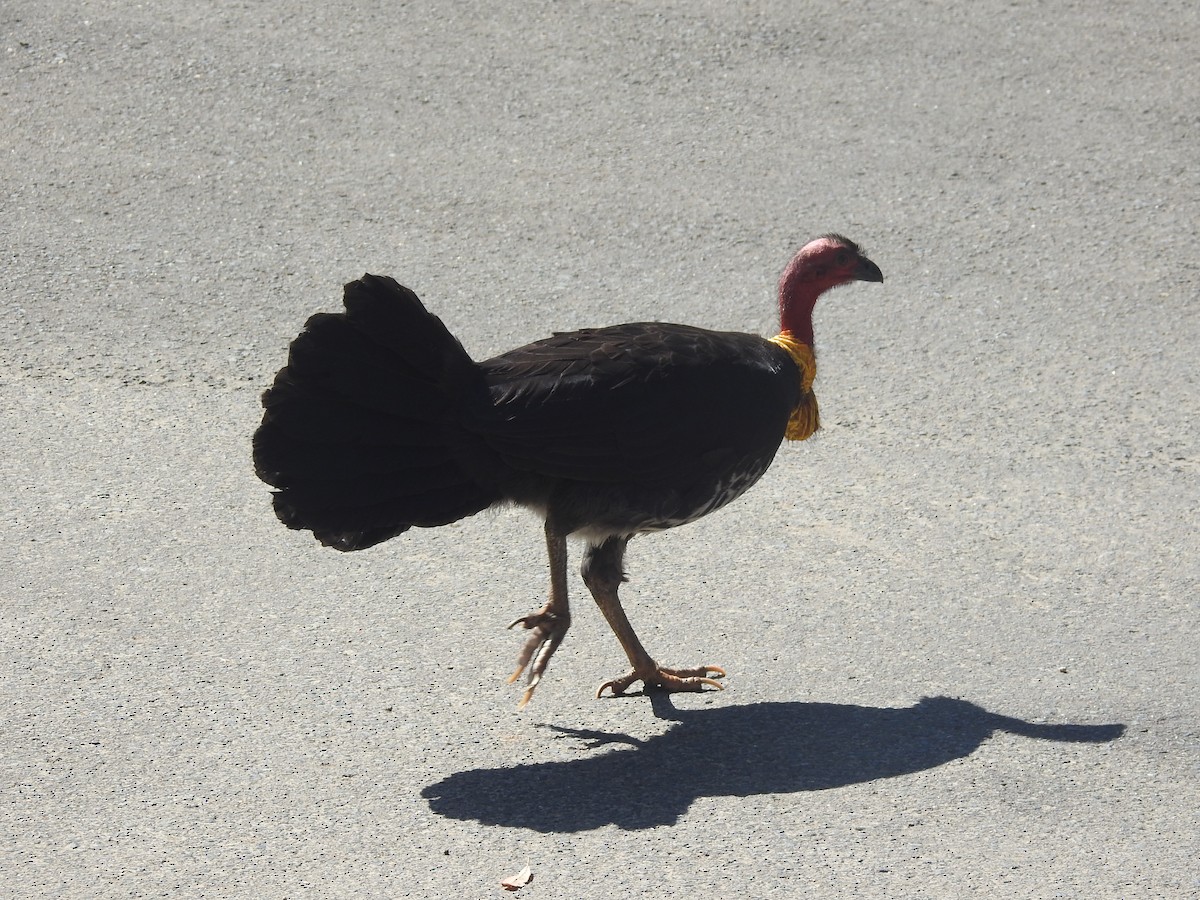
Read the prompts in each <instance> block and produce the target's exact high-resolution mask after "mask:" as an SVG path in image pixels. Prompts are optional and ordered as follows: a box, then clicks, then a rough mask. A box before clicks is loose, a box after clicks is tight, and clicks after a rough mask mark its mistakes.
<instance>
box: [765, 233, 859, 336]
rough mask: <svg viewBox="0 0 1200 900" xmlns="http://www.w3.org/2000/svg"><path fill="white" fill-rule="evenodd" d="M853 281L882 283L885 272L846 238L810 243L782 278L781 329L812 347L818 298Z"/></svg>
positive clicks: (836, 236)
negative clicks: (813, 315) (814, 311)
mask: <svg viewBox="0 0 1200 900" xmlns="http://www.w3.org/2000/svg"><path fill="white" fill-rule="evenodd" d="M851 281H883V273H882V272H880V271H879V266H877V265H875V263H873V262H871V260H869V259H867V257H866V255H865V254H864V253H863V251H862V249H861V248H860V247H859V246H858V244H856V243H854V241H852V240H850V239H849V238H847V237H842V236H841V235H840V234H823V235H821V236H820V237H819V238H814V239H813V240H811V241H809V242H808V243H807V244H805V245H804V246H803V247H801V248H800V249H799V250H798V251H797V252H796V255H795V256H793V257H792V261H791V262H790V263H788V265H787V268H786V269H784V270H783V275H782V276H781V277H780V279H779V324H780V327H781V328H782V329H783V330H784V331H785V332H788V333H790V334H792V335H793V336H794V337H795V338H796V339H797V340H800V341H803V342H804V343H806V344H808V345H809V346H812V341H813V334H812V311H813V307H814V306H815V305H816V303H817V298H818V297H819V296H821V294H823V293H825V291H827V290H829V289H830V288H835V287H837V286H838V285H841V284H847V283H849V282H851Z"/></svg>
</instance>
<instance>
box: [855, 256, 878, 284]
mask: <svg viewBox="0 0 1200 900" xmlns="http://www.w3.org/2000/svg"><path fill="white" fill-rule="evenodd" d="M854 280H855V281H883V273H882V272H880V271H879V266H877V265H875V263H873V262H871V261H870V260H869V259H867V258H866V257H865V256H860V257H859V258H858V268H857V269H855V270H854Z"/></svg>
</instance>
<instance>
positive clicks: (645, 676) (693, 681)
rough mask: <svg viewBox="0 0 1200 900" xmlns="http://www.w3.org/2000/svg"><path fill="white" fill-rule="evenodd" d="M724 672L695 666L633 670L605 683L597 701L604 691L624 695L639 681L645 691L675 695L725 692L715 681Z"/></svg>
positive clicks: (601, 686)
mask: <svg viewBox="0 0 1200 900" xmlns="http://www.w3.org/2000/svg"><path fill="white" fill-rule="evenodd" d="M724 677H725V670H724V669H722V668H721V667H720V666H696V667H695V668H694V669H666V668H663V667H662V666H655V667H654V668H652V669H649V670H648V671H645V672H639V671H638V670H637V669H634V670H633V671H632V672H630V673H629V674H628V675H622V676H621V677H620V678H614V679H613V680H612V681H606V682H604V684H602V685H600V687H599V688H598V689H597V690H596V697H597V699H598V698H599V697H600V696H601V695H602V694H603V693H604V691H605V690H606V689H607V690H611V691H612V692H613V696H614V697H618V696H620V695H621V694H624V693H625V691H626V690H628V688H629V686H630V685H631V684H633V683H634V682H635V681H640V682H642V684H643V685H644V686H645V688H646V689H647V690H659V691H668V692H671V693H675V692H678V691H692V692H695V691H702V690H704V688H705V686H706V685H707V686H711V687H715V688H716V689H717V690H719V691H723V690H725V685H723V684H721V683H720V682H719V681H717V680H716V679H718V678H724Z"/></svg>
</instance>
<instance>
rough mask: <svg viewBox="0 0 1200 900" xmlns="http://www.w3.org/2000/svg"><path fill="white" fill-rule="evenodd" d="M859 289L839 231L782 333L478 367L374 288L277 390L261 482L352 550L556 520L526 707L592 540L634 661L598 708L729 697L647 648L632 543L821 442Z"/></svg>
mask: <svg viewBox="0 0 1200 900" xmlns="http://www.w3.org/2000/svg"><path fill="white" fill-rule="evenodd" d="M854 280H859V281H882V280H883V275H882V274H881V273H880V271H879V268H878V267H877V266H876V265H875V264H874V263H873V262H871V261H870V260H869V259H867V258H866V256H864V255H863V253H862V252H861V251H860V250H859V248H858V246H857V245H856V244H855V243H854V242H853V241H850V240H848V239H847V238H844V237H841V236H839V235H834V234H830V235H825V236H823V237H819V238H817V239H816V240H813V241H810V242H809V243H808V244H806V245H805V246H804V247H802V248H801V249H800V250H799V251H798V252H797V253H796V255H795V256H794V257H793V258H792V260H791V262H790V263H789V264H788V266H787V268H786V269H785V270H784V273H783V276H782V277H781V279H780V282H779V312H780V324H781V333H780V334H779V335H778V336H777V337H774V338H771V339H766V338H761V337H758V336H756V335H751V334H738V333H732V332H717V331H706V330H705V329H703V328H693V327H691V326H688V325H670V324H665V323H638V324H632V325H615V326H612V327H608V328H590V329H585V330H583V331H575V332H570V333H567V334H556V335H554V336H553V337H550V338H547V339H545V340H541V341H536V342H534V343H532V344H528V345H527V346H524V347H520V348H518V349H516V350H512V351H510V352H508V353H505V354H502V355H500V356H497V357H494V358H493V359H489V360H485V361H484V362H479V363H477V362H474V361H473V360H472V359H471V357H470V356H468V355H467V353H466V351H465V350H463V348H462V345H461V344H460V343H459V342H458V341H457V340H456V339H455V338H454V337H453V335H451V334H450V332H449V331H448V330H447V329H446V327H445V326H444V325H443V324H442V322H441V320H439V319H438V318H437V317H436V316H434V315H433V314H431V313H430V312H428V311H427V310H426V309H425V307H424V306H422V305H421V301H420V300H418V299H417V296H416V294H414V293H413V292H412V291H410V290H409V289H408V288H406V287H403V286H401V285H399V284H397V283H396V282H395V281H393V280H392V279H391V278H386V277H380V276H376V275H364V276H363V277H362V278H361V279H359V280H358V281H352V282H350V283H349V284H348V285H346V289H345V299H344V302H345V307H346V311H345V312H342V313H318V314H316V315H314V316H313V317H312V318H310V319H309V320H308V322H307V324H306V325H305V328H304V331H303V332H301V334H300V335H299V336H298V337H297V338H296V339H295V340H294V341H293V342H292V345H291V350H290V353H289V355H288V364H287V366H286V367H284V368H283V369H281V370H280V372H279V374H278V375H277V376H276V378H275V382H274V384H273V385H272V386H271V387H270V388H269V389H268V390H267V391H266V392H265V393H264V394H263V407H264V408H265V410H266V412H265V414H264V415H263V420H262V425H261V426H260V427H259V429H258V431H257V433H256V434H255V435H254V464H255V470H256V471H257V473H258V475H259V477H260V478H262V480H263V481H265V482H267V483H268V484H270V485H273V486H274V487H275V488H277V489H278V490H276V491H275V493H274V505H275V512H276V514H277V515H278V516H279V518H280V520H281V521H282V522H283V523H284V524H285V525H287V526H288V527H289V528H302V529H308V530H310V531H312V533H313V534H314V535H315V536H316V537H317V539H318V540H320V541H321V543H323V544H325V545H327V546H330V547H334V548H336V549H338V550H362V549H364V548H366V547H371V546H373V545H375V544H378V543H379V542H380V541H385V540H387V539H388V538H391V537H395V536H396V535H398V534H400V533H402V532H404V531H407V530H408V529H409V528H411V527H412V526H414V525H416V526H420V527H432V526H435V525H445V524H446V523H448V522H453V521H455V520H456V519H461V518H463V517H464V516H469V515H471V514H473V513H476V512H479V511H480V510H482V509H486V508H487V507H489V506H495V505H497V504H503V503H517V504H520V505H522V506H526V507H529V508H531V509H534V510H536V511H537V512H538V513H540V514H541V515H542V516H544V518H545V529H546V545H547V548H548V550H549V554H550V599H549V601H548V602H547V603H546V605H545V606H543V607H542V608H541V609H540V610H538V611H537V612H533V613H530V614H528V615H526V616H522V617H521V618H519V619H517V620H516V621H515V622H513V623H512V625H510V626H509V627H513V626H515V625H521V626H523V627H524V628H526V629H527V630H528V631H529V632H530V633H529V636H528V638H527V640H526V641H525V644H524V646H523V647H522V649H521V652H520V655H519V658H518V662H517V668H516V671H515V672H514V673H513V674H512V677H511V678H510V679H509V681H510V682H511V681H515V680H516V679H517V678H518V677H519V676H520V675H521V673H522V672H523V671H525V669H526V668H528V669H529V675H528V686H527V689H526V691H525V693H524V696H523V697H522V699H521V705H522V706H524V705H525V704H526V703H527V702H528V701H529V699H530V697H531V696H532V695H533V691H534V688H535V687H536V686H537V684H538V681H539V680H540V679H541V677H542V674H543V673H544V672H545V671H546V666H547V664H548V663H549V662H550V657H551V656H552V655H553V654H554V651H555V650H556V649H557V648H558V646H559V644H560V643H562V640H563V637H564V635H565V634H566V633H567V628H568V627H569V626H570V623H571V615H570V611H569V608H568V604H567V572H566V566H567V537H568V536H569V535H573V534H574V535H578V536H580V537H582V538H583V539H584V540H585V541H586V542H587V549H586V550H585V551H584V556H583V567H582V574H583V580H584V583H585V584H586V585H587V586H588V589H589V590H590V591H591V593H592V596H593V597H594V598H595V600H596V603H597V604H599V606H600V609H601V611H602V612H603V613H604V616H605V618H606V619H607V620H608V623H609V625H610V626H611V627H612V629H613V631H614V632H615V633H616V636H617V639H618V640H619V641H620V642H621V646H622V647H623V648H624V650H625V653H626V655H627V656H628V657H629V662H630V663H631V665H632V666H633V669H632V671H630V672H629V673H628V674H626V675H623V676H621V677H620V678H616V679H614V680H612V681H606V682H605V683H604V684H603V685H601V686H600V689H599V690H598V691H597V692H596V695H597V696H600V694H602V693H603V692H604V690H605V689H606V688H607V689H610V690H611V691H612V692H613V693H614V694H620V693H623V692H624V691H625V690H626V689H627V688H628V687H629V686H630V685H632V684H633V683H634V682H635V681H642V682H643V683H645V684H646V685H648V686H653V687H658V688H663V689H666V690H674V691H698V690H702V689H703V688H704V686H705V685H712V686H715V687H720V686H721V685H720V684H719V683H717V682H716V681H715V680H714V679H716V678H720V677H722V676H724V674H725V673H724V671H723V670H722V669H720V668H719V667H717V666H698V667H695V668H686V669H668V668H664V667H662V666H659V665H658V664H657V663H655V661H654V660H653V659H652V658H651V657H650V655H649V654H648V653H647V652H646V651H645V649H644V648H643V647H642V645H641V642H640V641H639V640H638V638H637V636H636V635H635V634H634V631H633V628H632V627H631V626H630V624H629V620H628V619H627V618H626V617H625V613H624V611H623V610H622V608H621V602H620V600H619V599H618V597H617V589H618V587H619V586H620V585H621V582H622V581H624V578H625V575H624V570H623V566H622V560H623V557H624V553H625V545H626V543H628V541H629V539H630V538H631V537H632V536H633V535H635V534H643V533H646V532H651V531H659V530H662V529H665V528H671V527H674V526H676V525H682V524H684V523H686V522H691V521H693V520H695V519H698V518H700V517H701V516H703V515H705V514H707V513H710V512H712V511H713V510H715V509H718V508H720V507H722V506H724V505H725V504H726V503H728V502H729V501H730V500H733V499H734V498H736V497H738V496H739V495H740V494H742V493H743V492H744V491H745V490H746V489H747V488H749V487H750V486H751V485H752V484H754V483H755V482H756V481H757V480H758V479H759V478H760V477H761V476H762V474H763V472H765V471H766V469H767V467H768V466H769V465H770V463H771V460H772V459H773V458H774V456H775V452H776V450H777V449H778V448H779V445H780V442H781V441H782V440H783V439H784V437H785V436H786V437H788V438H789V439H791V440H803V439H804V438H807V437H808V436H809V435H811V434H812V433H813V431H815V430H816V428H817V402H816V398H815V397H814V396H813V393H812V380H813V376H814V375H815V372H816V364H815V359H814V356H813V351H812V345H813V336H812V311H813V305H814V304H815V303H816V300H817V297H818V296H820V295H821V294H822V293H823V292H824V291H826V290H828V289H830V288H832V287H836V286H838V285H841V284H845V283H846V282H849V281H854ZM530 663H532V665H530Z"/></svg>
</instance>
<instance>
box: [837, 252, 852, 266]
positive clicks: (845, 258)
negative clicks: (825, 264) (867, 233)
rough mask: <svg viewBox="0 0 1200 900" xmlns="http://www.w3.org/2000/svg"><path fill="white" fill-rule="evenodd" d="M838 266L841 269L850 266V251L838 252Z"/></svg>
mask: <svg viewBox="0 0 1200 900" xmlns="http://www.w3.org/2000/svg"><path fill="white" fill-rule="evenodd" d="M837 265H838V268H839V269H840V268H845V267H846V266H848V265H850V251H848V250H839V251H838V255H837Z"/></svg>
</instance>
